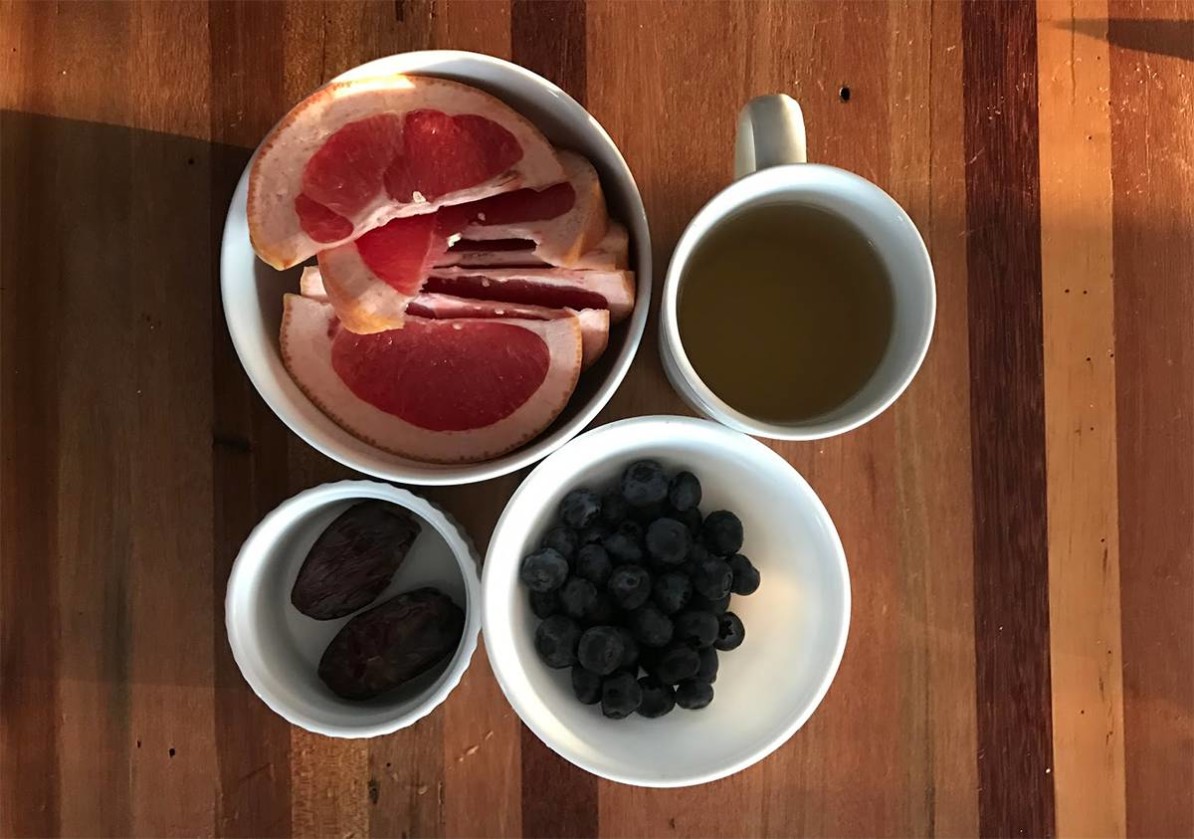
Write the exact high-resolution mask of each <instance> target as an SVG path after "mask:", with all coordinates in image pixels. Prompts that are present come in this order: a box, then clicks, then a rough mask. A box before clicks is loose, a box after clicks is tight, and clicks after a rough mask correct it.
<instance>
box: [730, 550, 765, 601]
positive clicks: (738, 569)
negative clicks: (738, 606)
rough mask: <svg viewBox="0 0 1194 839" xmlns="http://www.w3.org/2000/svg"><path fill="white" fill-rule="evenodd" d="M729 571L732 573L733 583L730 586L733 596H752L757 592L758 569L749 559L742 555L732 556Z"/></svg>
mask: <svg viewBox="0 0 1194 839" xmlns="http://www.w3.org/2000/svg"><path fill="white" fill-rule="evenodd" d="M730 570H731V571H732V572H734V582H733V585H731V586H730V591H732V592H734V594H754V593H755V592H756V591H757V590H758V588H759V569H757V568H755V567H754V566H753V565H752V564H751V562H750V560H749V559H747V558H746V557H744V556H743V555H742V554H734V555H733V556H732V557H730Z"/></svg>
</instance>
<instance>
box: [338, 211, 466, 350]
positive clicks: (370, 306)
mask: <svg viewBox="0 0 1194 839" xmlns="http://www.w3.org/2000/svg"><path fill="white" fill-rule="evenodd" d="M438 223H439V220H438V219H437V218H436V215H435V214H434V213H432V214H427V215H421V216H408V217H405V218H396V219H394V220H393V221H390V222H389V223H387V224H384V225H382V226H381V227H377V228H374V229H373V230H370V231H369V232H368V233H365V234H363V235H362V236H361V237H360V238H358V239H357V240H355V241H353V242H348V243H346V244H343V245H339V246H337V247H334V248H329V249H328V250H325V251H320V252H319V257H318V259H319V271H320V274H321V275H322V276H323V286H324V289H325V292H326V294H327V299H328V302H330V303H331V304H332V306H334V307H335V309H336V314H337V316H339V318H340V321H341V322H342V323H343V324H344V327H345V328H346V329H348V330H350V331H352V332H356V333H359V334H362V335H369V334H372V333H374V332H385V331H386V330H387V329H398V328H400V327H401V326H402V321H403V313H404V312H405V311H406V304H407V302H408V301H409V300H410V299H411V298H412V297H414V296H415V295H416V294H418V293H419V289H420V288H422V287H423V282H424V280H425V279H426V278H427V272H428V271H429V270H430V269H431V267H432V266H433V265H434V264H435V262H436V261H437V260H439V259H440V258H441V257H442V256H443V254H444V252H445V250H447V241H446V240H445V239H444V237H443V235H442V234H441V232H440V230H439V226H438Z"/></svg>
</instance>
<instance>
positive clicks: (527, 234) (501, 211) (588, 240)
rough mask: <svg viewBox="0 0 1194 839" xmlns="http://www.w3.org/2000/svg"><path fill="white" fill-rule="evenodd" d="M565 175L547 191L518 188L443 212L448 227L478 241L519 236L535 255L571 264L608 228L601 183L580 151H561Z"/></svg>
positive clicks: (592, 245)
mask: <svg viewBox="0 0 1194 839" xmlns="http://www.w3.org/2000/svg"><path fill="white" fill-rule="evenodd" d="M559 158H560V163H561V165H563V167H564V175H565V177H566V178H567V180H565V181H564V182H563V183H559V184H555V185H554V186H549V187H547V188H546V189H541V190H535V189H520V190H517V191H515V192H507V193H504V194H502V195H495V196H493V197H492V198H485V199H483V200H481V201H472V202H470V203H468V204H457V205H455V206H453V207H445V208H444V209H442V210H440V215H441V216H443V217H444V218H445V227H450V228H451V229H452V231H453V232H458V233H459V234H460V236H461V237H462V238H464V239H469V240H471V241H474V242H483V241H486V240H511V239H520V240H527V241H530V242H533V243H534V255H535V257H536V258H537V259H538V260H539V261H541V262H544V263H546V264H548V265H560V266H563V267H567V268H571V267H573V266H575V265H576V263H577V262H578V261H579V260H580V259H581V257H582V256H583V255H584V254H585V253H586V252H587V251H589V250H591V249H593V248H594V247H596V246H597V243H598V242H600V241H601V239H602V237H603V236H605V232H606V230H607V229H608V228H609V216H608V215H607V214H606V211H605V197H604V196H603V195H602V193H601V181H600V180H599V179H598V178H597V170H595V169H594V168H593V164H591V163H589V161H587V160H585V158H583V157H581V156H580V155H579V154H576V153H575V152H570V151H561V152H559Z"/></svg>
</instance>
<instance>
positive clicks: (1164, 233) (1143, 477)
mask: <svg viewBox="0 0 1194 839" xmlns="http://www.w3.org/2000/svg"><path fill="white" fill-rule="evenodd" d="M1190 12H1191V8H1190V7H1189V6H1187V5H1185V4H1182V3H1168V4H1166V3H1159V4H1149V5H1148V6H1147V7H1146V6H1144V5H1143V4H1140V3H1132V4H1126V3H1113V4H1112V8H1111V19H1110V21H1109V25H1108V31H1107V38H1108V40H1109V41H1110V42H1111V44H1112V48H1111V94H1110V101H1111V150H1112V165H1111V178H1112V188H1113V205H1112V206H1113V216H1112V224H1113V254H1114V256H1113V258H1114V268H1115V285H1114V291H1115V353H1114V364H1115V365H1116V385H1117V387H1116V390H1117V400H1116V417H1117V453H1118V474H1119V550H1120V563H1119V568H1120V603H1121V623H1122V635H1121V644H1122V649H1123V680H1124V681H1123V690H1124V700H1123V701H1124V774H1125V787H1126V801H1127V832H1128V835H1129V836H1191V835H1194V291H1192V287H1191V284H1190V277H1191V271H1192V270H1194V235H1191V232H1190V231H1191V229H1192V228H1194V207H1192V206H1191V204H1190V195H1191V193H1192V192H1194V171H1192V170H1191V163H1192V162H1194V144H1192V142H1191V133H1190V114H1189V112H1188V111H1189V108H1188V107H1187V108H1185V109H1184V111H1185V112H1183V109H1182V108H1181V107H1179V103H1189V102H1190V101H1192V100H1194V76H1192V75H1191V72H1190V65H1189V63H1188V62H1187V61H1183V60H1182V59H1181V58H1180V57H1178V56H1182V55H1183V54H1184V55H1185V56H1187V57H1188V56H1190V55H1191V51H1192V50H1194V34H1192V33H1194V21H1192V20H1190V19H1189V15H1190ZM1181 15H1184V16H1185V17H1186V18H1187V19H1186V20H1185V21H1179V20H1176V19H1174V20H1162V19H1160V18H1163V17H1171V18H1176V17H1178V16H1181ZM1183 48H1184V52H1183Z"/></svg>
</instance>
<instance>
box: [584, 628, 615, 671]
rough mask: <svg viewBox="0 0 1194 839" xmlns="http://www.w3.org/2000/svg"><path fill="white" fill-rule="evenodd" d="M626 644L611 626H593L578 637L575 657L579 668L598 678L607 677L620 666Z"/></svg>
mask: <svg viewBox="0 0 1194 839" xmlns="http://www.w3.org/2000/svg"><path fill="white" fill-rule="evenodd" d="M625 653H626V643H625V641H623V639H622V635H621V634H620V633H619V632H618V630H617V629H615V628H614V627H612V626H594V627H593V628H592V629H587V630H585V634H584V635H581V636H580V643H579V644H578V645H577V648H576V657H577V660H579V661H580V666H581V667H583V668H585V669H586V670H591V671H593V672H594V673H596V674H598V675H599V676H608V675H609V674H610V673H612V672H614V671H615V670H617V669H618V668H619V667H621V666H622V657H623V656H624V655H625Z"/></svg>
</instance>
